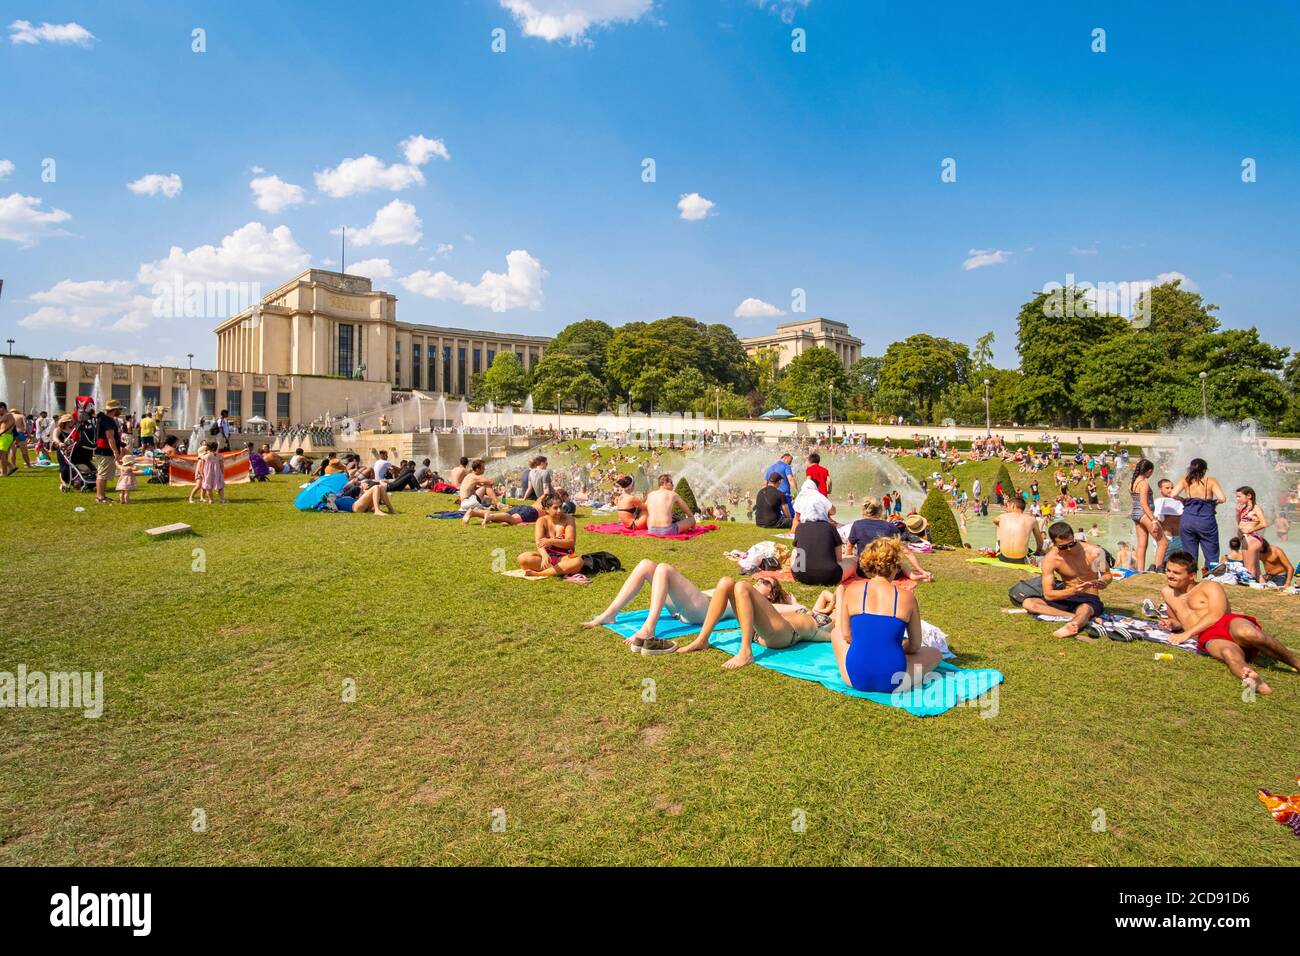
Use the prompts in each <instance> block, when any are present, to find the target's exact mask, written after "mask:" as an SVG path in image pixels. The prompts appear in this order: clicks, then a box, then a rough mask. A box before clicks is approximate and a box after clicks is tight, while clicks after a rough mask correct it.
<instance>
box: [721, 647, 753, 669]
mask: <svg viewBox="0 0 1300 956" xmlns="http://www.w3.org/2000/svg"><path fill="white" fill-rule="evenodd" d="M752 663H754V652H753V651H752V650H744V651H741V652H740V653H739V654H737V655H736V656H735V657H733V658H731V660H729V661H727V662H726V663H724V664H723V665H722V669H723V670H728V671H734V670H736V669H737V668H739V667H744V666H745V665H746V664H752Z"/></svg>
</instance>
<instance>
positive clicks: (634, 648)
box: [623, 627, 655, 654]
mask: <svg viewBox="0 0 1300 956" xmlns="http://www.w3.org/2000/svg"><path fill="white" fill-rule="evenodd" d="M654 636H655V632H654V630H652V629H647V628H645V627H642V628H640V629H639V630H638V631H637V632H636V633H635V634H633V635H632V636H631V637H625V638H623V643H624V644H625V645H627V648H628V650H630V651H631V652H632V653H633V654H640V653H641V648H642V647H644V646H645V643H646V641H652V640H654Z"/></svg>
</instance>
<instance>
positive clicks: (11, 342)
mask: <svg viewBox="0 0 1300 956" xmlns="http://www.w3.org/2000/svg"><path fill="white" fill-rule="evenodd" d="M5 341H6V342H8V343H9V354H10V355H13V354H14V340H13V339H5Z"/></svg>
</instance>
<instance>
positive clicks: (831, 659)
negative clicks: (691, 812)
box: [606, 610, 1005, 717]
mask: <svg viewBox="0 0 1300 956" xmlns="http://www.w3.org/2000/svg"><path fill="white" fill-rule="evenodd" d="M648 613H649V612H648V611H624V612H623V613H622V614H620V615H619V616H618V617H617V618H616V619H615V621H614V623H613V624H609V625H606V626H607V627H608V628H609V629H610V630H611V631H613V632H614V633H615V634H617V635H619V636H620V637H631V636H632V635H633V634H635V633H636V632H637V629H638V628H640V627H641V625H642V624H643V623H645V619H646V615H647V614H648ZM699 631H700V627H699V625H698V624H688V623H686V622H685V621H681V620H678V619H677V618H676V617H674V616H672V615H671V614H669V613H668V612H667V611H666V610H665V611H664V612H663V613H662V614H661V615H660V617H659V624H658V626H657V627H656V628H655V636H656V637H662V638H665V639H667V640H676V639H678V638H682V637H687V636H689V635H691V634H698V633H699ZM709 646H710V647H716V648H717V649H718V650H720V651H726V652H727V653H728V654H735V653H736V652H737V651H738V650H740V631H739V630H737V629H736V628H735V627H732V628H731V629H730V630H715V631H714V632H713V634H712V635H710V637H709ZM754 663H755V664H757V665H758V666H759V667H766V668H768V669H769V670H774V671H776V672H777V673H779V674H785V675H786V676H787V677H796V678H798V679H799V680H810V681H815V682H817V683H818V684H821V685H822V686H823V687H825V688H826V689H827V690H833V691H835V692H836V693H837V694H847V695H848V696H850V697H863V698H866V699H867V700H870V701H874V702H875V703H877V704H883V705H884V706H886V707H895V708H898V709H899V710H905V711H907V712H908V713H909V714H911V715H913V716H914V717H936V716H938V715H939V714H943V713H947V712H948V711H949V710H951V709H952V708H953V707H955V706H957V705H958V704H960V703H963V702H965V701H969V700H974V699H975V698H977V697H979V696H981V695H983V694H986V693H988V692H989V691H990V690H991V689H992V688H994V687H996V686H997V685H998V684H1001V683H1002V681H1003V680H1005V678H1004V677H1003V676H1002V673H1001V672H1000V671H996V670H991V669H980V670H967V669H965V668H961V667H957V666H956V665H955V664H949V663H948V662H946V661H945V662H943V663H941V664H940V665H939V666H938V667H936V668H935V670H934V673H935V674H936V675H938V677H937V678H936V677H931V678H930V680H929V681H927V682H926V684H925V685H924V686H922V687H915V688H913V689H912V690H910V691H908V692H907V693H906V694H881V693H869V692H867V691H860V690H854V689H853V688H852V687H850V686H848V685H847V684H846V683H844V679H843V678H842V677H841V676H840V668H839V665H838V664H837V663H836V662H835V651H834V649H833V648H832V647H831V645H830V643H829V642H824V641H823V642H816V643H808V642H800V643H798V644H795V645H794V646H793V647H787V648H783V649H782V650H770V649H769V648H766V647H763V646H762V645H761V644H758V643H755V644H754Z"/></svg>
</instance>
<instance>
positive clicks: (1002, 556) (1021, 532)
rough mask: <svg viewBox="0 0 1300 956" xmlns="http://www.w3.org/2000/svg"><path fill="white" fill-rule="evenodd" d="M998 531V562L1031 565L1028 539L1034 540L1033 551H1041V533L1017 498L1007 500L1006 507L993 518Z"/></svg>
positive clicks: (1023, 504)
mask: <svg viewBox="0 0 1300 956" xmlns="http://www.w3.org/2000/svg"><path fill="white" fill-rule="evenodd" d="M993 523H994V524H995V525H997V529H998V560H999V561H1006V562H1008V563H1010V564H1032V563H1033V562H1031V561H1030V560H1029V538H1030V536H1031V535H1032V536H1033V539H1034V550H1035V551H1039V552H1041V551H1042V550H1043V532H1042V531H1040V530H1039V529H1038V522H1037V521H1035V520H1034V519H1033V516H1032V515H1027V514H1025V502H1024V499H1023V498H1020V497H1019V496H1012V497H1010V498H1008V499H1007V507H1006V510H1005V511H1004V512H1002V514H1000V515H995V516H994V517H993Z"/></svg>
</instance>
